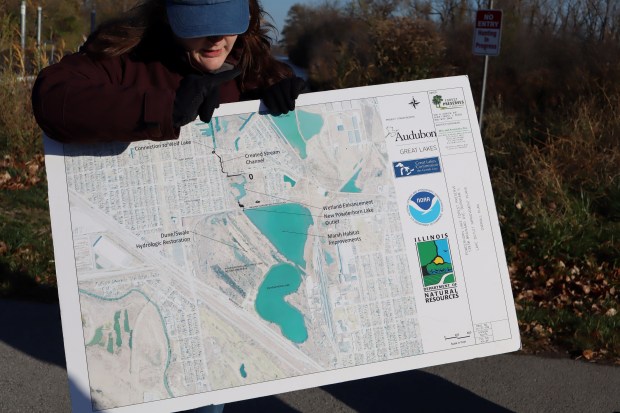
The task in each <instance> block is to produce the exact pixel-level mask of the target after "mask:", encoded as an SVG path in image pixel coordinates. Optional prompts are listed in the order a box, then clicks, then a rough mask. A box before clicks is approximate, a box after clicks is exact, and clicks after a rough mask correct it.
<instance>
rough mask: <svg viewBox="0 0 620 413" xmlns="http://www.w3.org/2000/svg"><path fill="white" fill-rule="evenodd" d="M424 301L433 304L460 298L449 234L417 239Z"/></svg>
mask: <svg viewBox="0 0 620 413" xmlns="http://www.w3.org/2000/svg"><path fill="white" fill-rule="evenodd" d="M416 241H417V242H416V247H417V249H418V257H419V258H420V270H421V272H422V283H423V285H424V301H425V302H427V303H433V302H438V301H445V300H453V299H456V298H459V292H458V287H457V285H456V278H455V276H454V266H453V264H452V254H451V252H450V243H449V240H448V234H438V235H434V236H433V235H431V236H426V237H418V238H416Z"/></svg>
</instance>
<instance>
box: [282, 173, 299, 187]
mask: <svg viewBox="0 0 620 413" xmlns="http://www.w3.org/2000/svg"><path fill="white" fill-rule="evenodd" d="M284 182H288V183H289V184H291V188H293V187H294V186H295V185H297V182H295V180H294V179H293V178H291V177H290V176H286V175H284Z"/></svg>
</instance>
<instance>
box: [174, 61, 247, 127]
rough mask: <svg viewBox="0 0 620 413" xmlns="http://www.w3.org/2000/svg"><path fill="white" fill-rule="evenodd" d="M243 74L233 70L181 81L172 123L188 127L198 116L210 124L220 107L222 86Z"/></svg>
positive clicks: (194, 76)
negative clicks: (214, 113)
mask: <svg viewBox="0 0 620 413" xmlns="http://www.w3.org/2000/svg"><path fill="white" fill-rule="evenodd" d="M239 74H241V69H237V68H235V69H231V70H227V71H225V72H220V73H216V74H210V73H205V74H202V75H197V74H189V75H187V76H185V77H184V78H183V80H181V83H180V84H179V87H178V89H177V92H176V96H175V98H174V106H173V109H172V122H173V124H174V127H175V128H180V127H181V126H184V125H187V124H188V123H190V122H192V121H194V120H195V119H196V118H197V117H198V116H200V120H201V121H203V122H205V123H209V122H210V121H211V117H212V116H213V112H214V111H215V109H216V108H217V107H219V106H220V85H221V84H222V83H226V82H228V81H229V80H232V79H234V78H235V77H237V76H239Z"/></svg>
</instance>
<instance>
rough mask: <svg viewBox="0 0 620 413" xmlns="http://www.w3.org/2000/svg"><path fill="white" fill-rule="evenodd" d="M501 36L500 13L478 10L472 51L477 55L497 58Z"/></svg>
mask: <svg viewBox="0 0 620 413" xmlns="http://www.w3.org/2000/svg"><path fill="white" fill-rule="evenodd" d="M501 36H502V11H501V10H478V11H477V12H476V26H475V27H474V44H473V51H474V54H477V55H486V56H497V55H499V45H500V40H501Z"/></svg>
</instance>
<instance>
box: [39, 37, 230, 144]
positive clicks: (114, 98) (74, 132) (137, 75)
mask: <svg viewBox="0 0 620 413" xmlns="http://www.w3.org/2000/svg"><path fill="white" fill-rule="evenodd" d="M168 30H169V29H168ZM87 45H88V42H87V43H86V46H87ZM83 49H84V48H83ZM231 55H232V53H231ZM233 63H234V62H233ZM191 72H195V69H193V68H192V67H191V66H190V65H189V64H188V63H187V58H186V54H185V53H184V51H183V50H182V49H180V47H179V46H177V45H176V44H175V43H174V41H173V40H172V36H171V35H170V33H169V32H167V31H165V30H164V31H159V33H158V35H156V36H155V37H153V38H150V39H148V40H147V41H143V42H142V43H141V44H140V45H139V46H138V47H137V48H135V49H134V50H133V51H132V52H130V53H127V54H124V55H121V56H119V57H111V58H104V59H96V58H93V57H91V56H89V55H88V54H86V53H85V52H83V51H82V52H78V53H75V54H72V55H69V56H66V57H64V58H63V59H62V60H61V61H60V62H59V63H57V64H54V65H51V66H49V67H46V68H45V69H43V70H42V71H41V73H40V74H39V76H38V78H37V80H36V82H35V85H34V88H33V93H32V106H33V111H34V115H35V118H36V120H37V122H38V123H39V126H41V128H42V129H43V131H44V132H45V133H46V134H47V135H48V136H50V137H51V138H53V139H55V140H58V141H60V142H64V143H90V142H105V141H137V140H143V139H150V140H167V139H176V138H178V135H179V129H178V128H177V129H176V130H175V128H174V127H173V125H172V107H173V103H174V98H175V93H176V89H177V87H178V86H179V83H180V81H181V79H182V78H183V76H184V75H186V74H187V73H191ZM238 79H239V78H237V79H235V80H232V81H229V82H227V83H224V84H223V85H222V86H221V89H220V103H227V102H236V101H239V100H240V92H239V85H238V84H237V82H238V81H239V80H238Z"/></svg>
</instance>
